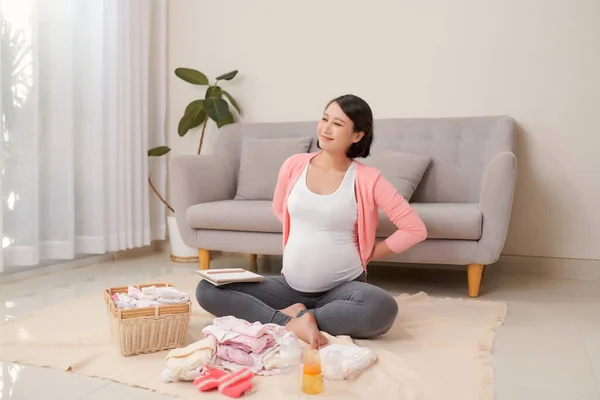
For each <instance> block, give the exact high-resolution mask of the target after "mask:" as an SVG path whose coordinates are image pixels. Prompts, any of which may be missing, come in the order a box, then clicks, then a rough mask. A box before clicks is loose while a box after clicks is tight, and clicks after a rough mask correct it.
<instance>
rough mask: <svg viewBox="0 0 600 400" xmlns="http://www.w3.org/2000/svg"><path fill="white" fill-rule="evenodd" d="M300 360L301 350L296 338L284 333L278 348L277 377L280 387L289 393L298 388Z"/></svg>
mask: <svg viewBox="0 0 600 400" xmlns="http://www.w3.org/2000/svg"><path fill="white" fill-rule="evenodd" d="M301 362H302V350H301V349H300V344H299V343H298V338H297V337H296V336H295V335H293V334H291V333H289V332H288V333H286V334H285V336H284V337H283V339H282V341H281V346H280V348H279V363H278V367H279V377H280V383H281V389H282V391H283V392H284V393H287V394H290V393H293V392H295V391H297V390H298V389H300V372H301V370H300V366H301V364H302V363H301Z"/></svg>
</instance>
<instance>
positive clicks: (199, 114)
mask: <svg viewBox="0 0 600 400" xmlns="http://www.w3.org/2000/svg"><path fill="white" fill-rule="evenodd" d="M203 105H204V100H195V101H192V102H191V103H190V104H188V106H187V108H186V109H185V114H183V117H181V120H179V126H178V127H177V133H179V136H185V134H186V133H188V131H189V130H190V129H194V128H196V127H197V126H199V125H200V124H202V123H203V122H204V120H205V119H206V111H204V107H203Z"/></svg>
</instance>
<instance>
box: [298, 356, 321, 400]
mask: <svg viewBox="0 0 600 400" xmlns="http://www.w3.org/2000/svg"><path fill="white" fill-rule="evenodd" d="M302 391H303V392H304V393H306V394H319V393H321V392H322V391H323V377H322V376H321V358H320V356H319V352H318V351H317V350H309V351H308V352H307V354H306V356H305V358H304V371H303V374H302Z"/></svg>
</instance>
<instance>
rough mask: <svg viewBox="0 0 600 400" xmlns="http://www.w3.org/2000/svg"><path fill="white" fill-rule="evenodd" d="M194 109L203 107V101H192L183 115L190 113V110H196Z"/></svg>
mask: <svg viewBox="0 0 600 400" xmlns="http://www.w3.org/2000/svg"><path fill="white" fill-rule="evenodd" d="M196 107H200V108H202V107H204V100H202V99H200V100H194V101H192V102H191V103H190V104H188V106H187V107H186V108H185V112H184V114H187V113H188V112H190V110H191V109H193V108H196Z"/></svg>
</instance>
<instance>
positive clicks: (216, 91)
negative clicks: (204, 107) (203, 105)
mask: <svg viewBox="0 0 600 400" xmlns="http://www.w3.org/2000/svg"><path fill="white" fill-rule="evenodd" d="M222 93H223V89H221V87H219V86H209V87H208V89H206V95H205V96H204V97H205V98H209V97H221V95H222Z"/></svg>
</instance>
